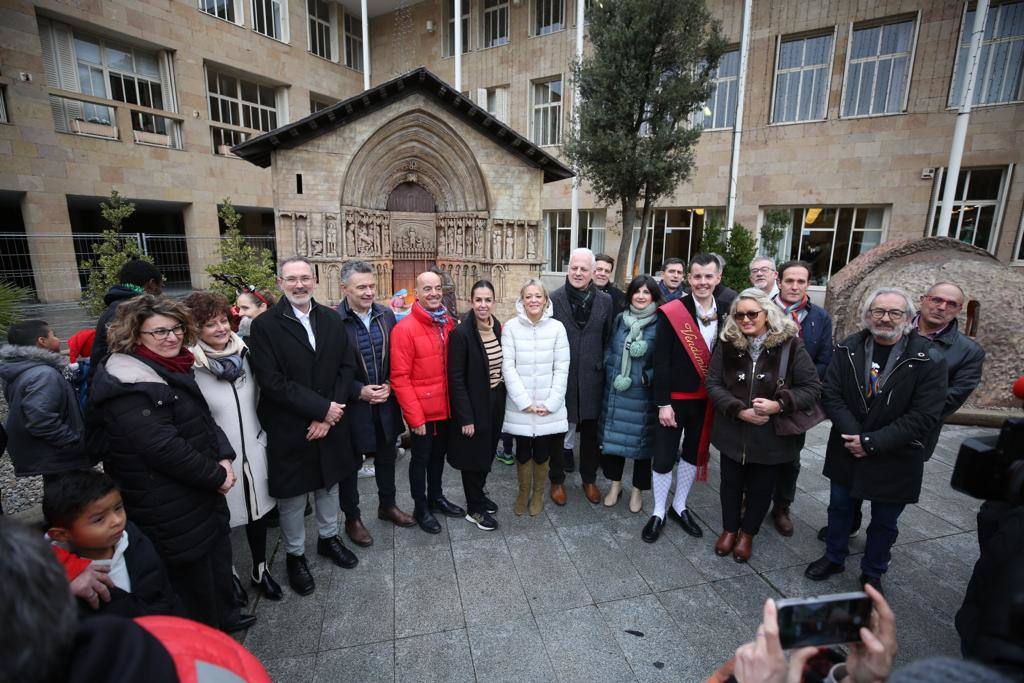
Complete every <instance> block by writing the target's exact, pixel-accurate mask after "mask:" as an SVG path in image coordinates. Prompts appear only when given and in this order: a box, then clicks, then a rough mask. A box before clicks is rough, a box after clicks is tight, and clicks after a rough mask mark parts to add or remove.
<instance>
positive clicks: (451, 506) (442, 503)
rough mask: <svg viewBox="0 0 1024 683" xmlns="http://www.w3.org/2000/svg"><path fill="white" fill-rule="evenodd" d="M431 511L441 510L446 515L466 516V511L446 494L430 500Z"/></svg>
mask: <svg viewBox="0 0 1024 683" xmlns="http://www.w3.org/2000/svg"><path fill="white" fill-rule="evenodd" d="M430 511H431V512H440V513H441V514H442V515H444V516H445V517H465V516H466V511H465V510H463V509H462V508H460V507H459V506H458V505H456V504H455V503H453V502H451V501H450V500H448V499H447V498H445V497H444V496H441V497H440V498H437V499H436V500H432V501H430Z"/></svg>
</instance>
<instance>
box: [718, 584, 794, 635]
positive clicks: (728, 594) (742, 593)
mask: <svg viewBox="0 0 1024 683" xmlns="http://www.w3.org/2000/svg"><path fill="white" fill-rule="evenodd" d="M711 587H712V588H714V589H715V592H716V593H718V594H719V595H720V596H722V600H724V601H725V602H726V603H728V605H729V606H730V607H731V608H732V610H733V611H734V612H735V613H736V614H737V615H739V618H740V619H741V620H742V621H743V623H745V624H746V625H747V627H748V632H749V633H754V632H755V631H756V630H757V626H758V624H760V623H761V617H762V614H763V610H764V601H765V600H767V599H768V598H779V597H782V596H781V595H780V593H779V591H778V590H776V589H775V588H774V587H773V586H771V585H770V584H769V583H768V582H767V581H765V579H764V578H762V577H761V576H760V575H758V574H751V575H749V576H737V577H735V578H732V579H723V580H722V581H715V582H714V583H712V584H711Z"/></svg>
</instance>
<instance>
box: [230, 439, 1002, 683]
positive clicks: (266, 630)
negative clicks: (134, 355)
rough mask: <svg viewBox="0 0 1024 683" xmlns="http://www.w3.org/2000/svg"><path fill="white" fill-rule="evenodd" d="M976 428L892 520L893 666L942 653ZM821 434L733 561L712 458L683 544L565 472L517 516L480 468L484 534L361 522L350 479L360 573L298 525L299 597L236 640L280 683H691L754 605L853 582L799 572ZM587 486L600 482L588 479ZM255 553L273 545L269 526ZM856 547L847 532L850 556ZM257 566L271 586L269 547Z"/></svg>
mask: <svg viewBox="0 0 1024 683" xmlns="http://www.w3.org/2000/svg"><path fill="white" fill-rule="evenodd" d="M992 431H993V430H985V429H978V428H971V427H957V426H947V427H945V428H944V430H943V436H942V439H941V440H940V442H939V445H938V448H937V449H936V451H935V455H934V457H933V458H932V459H931V460H930V461H929V462H928V464H927V465H926V468H925V480H924V489H923V492H922V496H921V501H920V503H919V504H917V505H912V506H909V507H908V508H907V510H906V511H905V512H904V513H903V516H902V517H901V519H900V537H899V540H898V542H897V547H896V548H895V549H894V551H893V562H892V567H891V568H890V571H889V573H888V574H887V576H886V577H885V589H886V595H887V597H888V599H889V601H890V603H891V604H892V606H893V609H894V610H895V612H896V619H897V635H898V639H899V654H898V655H897V659H896V664H897V665H899V664H901V663H905V662H909V661H911V660H914V659H918V658H921V657H927V656H932V655H939V654H949V655H956V654H957V653H958V652H959V639H958V638H957V635H956V632H955V630H954V628H953V615H954V614H955V613H956V610H957V609H958V608H959V606H960V603H961V600H962V597H963V593H964V589H965V587H966V585H967V581H968V579H969V578H970V575H971V571H972V568H973V565H974V562H975V560H976V559H977V552H978V551H977V542H976V539H975V513H976V512H977V509H978V506H979V504H980V503H979V502H978V501H975V500H973V499H971V498H968V497H966V496H963V495H961V494H959V493H956V492H954V491H952V490H951V489H950V487H949V477H950V473H951V470H952V466H953V463H954V462H955V460H956V453H957V449H958V447H959V444H960V442H961V441H962V440H963V439H964V438H966V437H968V436H974V435H978V434H983V433H992ZM827 435H828V424H827V423H826V424H824V425H819V426H818V427H817V428H815V429H814V430H813V431H812V432H811V433H810V434H809V435H808V439H807V448H806V449H805V450H804V452H803V470H802V472H801V474H800V481H799V487H800V491H799V492H798V495H797V500H796V502H795V504H794V507H793V512H794V517H795V518H794V523H795V525H796V533H795V535H794V536H793V537H792V538H789V539H784V538H782V537H780V536H779V535H778V534H777V533H776V532H775V530H774V529H773V528H772V527H771V523H770V521H768V522H766V524H765V526H764V527H763V528H762V530H761V533H760V534H758V536H757V537H756V540H755V543H754V555H753V557H752V558H751V560H750V563H749V564H746V565H743V564H737V563H736V562H734V561H733V560H732V558H731V557H725V558H720V557H717V556H716V555H715V554H714V551H713V550H712V545H713V543H714V539H715V537H716V536H717V534H718V532H719V530H720V528H721V527H720V523H721V512H720V507H719V499H718V468H717V454H713V455H712V468H711V474H710V477H709V481H708V483H706V484H696V485H695V486H694V488H693V491H692V492H691V494H690V501H689V503H690V509H691V510H692V511H693V512H694V513H695V514H696V516H697V517H699V519H700V520H701V522H702V523H703V525H704V538H701V539H694V538H691V537H690V536H687V535H686V534H685V533H683V531H682V530H681V529H679V528H678V527H677V526H675V525H674V523H672V522H671V521H670V522H669V523H668V524H667V525H666V527H665V533H664V535H663V536H662V538H661V540H659V541H658V543H655V544H653V545H648V544H646V543H644V542H643V541H641V540H640V530H641V528H642V527H643V525H644V523H645V522H646V521H647V517H648V515H649V514H650V510H651V506H652V502H651V497H650V495H649V494H648V496H647V497H646V498H645V501H644V502H645V507H644V511H642V512H640V513H639V514H635V515H634V514H631V513H630V512H629V510H628V508H627V505H626V499H627V498H628V490H627V492H626V494H625V495H624V497H623V499H622V500H621V501H620V502H619V504H618V505H617V506H616V507H614V508H605V507H603V506H594V505H591V504H590V503H588V502H586V500H585V499H584V498H583V495H582V491H581V490H580V486H579V475H578V474H573V475H570V476H569V478H568V482H571V484H572V485H571V486H569V487H568V490H569V502H568V504H567V505H566V506H565V507H557V506H555V505H554V504H553V503H551V502H550V500H547V502H546V503H545V508H544V512H543V513H542V514H541V515H540V516H538V517H529V516H528V515H526V516H523V517H516V516H515V515H514V514H513V513H512V511H511V505H512V500H513V498H514V491H515V468H514V467H510V466H505V465H502V464H500V463H497V462H495V464H494V468H493V470H492V474H491V476H490V480H489V482H488V489H489V491H490V494H491V497H492V498H493V499H494V500H495V501H496V502H497V503H498V505H499V506H501V510H500V511H499V513H498V515H497V518H498V520H499V522H500V524H501V526H500V528H499V529H498V530H497V531H491V532H487V531H480V530H478V529H477V528H476V526H474V525H471V524H469V523H468V522H466V521H464V520H462V519H444V518H441V522H442V526H443V527H444V528H443V530H442V532H441V533H440V534H438V535H436V536H431V535H429V534H426V533H424V532H422V531H420V530H419V529H418V528H415V527H414V528H411V529H398V528H395V527H393V526H392V525H391V524H390V523H384V522H380V521H378V520H377V519H376V509H377V495H376V487H375V484H374V481H373V480H372V479H361V480H360V482H359V488H360V492H361V494H362V501H361V508H362V511H363V521H364V523H365V524H366V526H367V527H368V528H369V529H370V531H371V533H372V534H373V536H374V539H375V542H374V544H373V546H372V547H370V548H367V549H363V548H358V547H355V546H354V545H353V544H351V543H347V544H348V545H349V547H352V548H353V549H354V550H355V552H356V554H357V555H358V556H359V565H358V566H357V567H356V568H355V569H350V570H346V569H340V568H336V567H334V566H333V565H332V564H330V563H329V562H328V561H326V560H325V559H324V558H321V557H319V556H318V555H317V554H316V548H315V541H316V532H315V530H314V527H313V526H312V524H313V522H312V519H313V518H312V517H309V518H307V523H308V527H307V551H306V557H307V558H308V559H309V562H310V567H311V569H312V571H313V574H314V576H315V577H316V581H317V588H316V592H315V593H313V594H312V595H310V596H308V597H300V596H298V595H296V594H295V593H293V592H292V591H291V590H290V589H289V588H287V587H286V588H285V598H284V600H282V601H281V602H278V603H274V602H270V601H266V600H261V601H259V602H257V603H256V605H255V612H256V613H257V614H258V615H259V622H258V623H257V624H256V626H254V627H253V628H252V629H250V630H249V631H248V633H246V634H245V635H244V639H243V642H244V643H245V645H246V647H248V648H249V649H250V650H251V651H252V652H253V653H255V654H256V655H257V656H258V657H259V658H260V659H261V660H262V661H263V662H264V664H265V665H266V667H267V669H268V670H269V671H270V673H271V675H272V676H273V678H274V680H275V681H282V682H285V681H310V680H315V681H325V682H326V681H359V682H361V683H369V682H371V681H403V682H404V681H459V682H462V681H486V682H492V681H516V682H525V681H562V682H565V681H602V682H603V681H683V682H690V681H703V680H704V679H705V678H706V677H707V676H708V675H709V674H710V673H711V672H712V671H713V670H714V669H715V668H716V667H717V666H718V665H719V664H721V663H722V662H723V661H725V660H726V659H728V658H729V657H730V656H731V655H732V653H733V652H734V650H735V649H736V647H738V646H739V645H740V644H742V643H743V642H745V641H746V640H748V639H750V638H751V637H752V636H753V634H754V631H755V629H756V627H757V625H758V623H759V621H760V610H761V605H762V603H763V601H764V599H765V598H767V597H803V596H809V595H815V594H823V593H831V592H838V591H845V590H851V589H854V588H855V587H856V580H857V576H858V574H859V564H858V562H859V557H860V556H859V555H857V554H854V555H852V556H851V557H850V560H849V561H848V563H847V571H846V573H845V574H841V575H838V576H836V577H832V579H831V580H829V581H826V582H823V583H814V582H812V581H809V580H808V579H806V578H804V575H803V571H804V567H806V565H807V564H808V563H809V562H810V561H811V560H814V559H816V558H818V557H819V556H820V555H821V554H822V552H823V549H824V545H823V544H822V543H820V542H819V541H818V540H817V539H816V537H815V535H816V532H817V529H818V528H819V527H820V526H822V525H823V524H824V523H825V521H826V507H827V504H828V490H829V483H828V480H827V479H825V478H824V477H822V476H821V468H822V465H823V463H824V448H825V446H824V444H825V440H826V438H827ZM407 465H408V458H403V459H402V460H401V461H400V462H399V476H398V482H399V484H398V486H399V496H398V500H399V504H400V505H402V506H403V507H404V508H405V509H407V510H409V511H411V501H410V499H409V496H408V480H407V477H406V475H405V473H406V469H407ZM628 471H629V468H628V467H627V476H626V480H627V481H628V477H629V475H628ZM598 484H599V485H600V486H601V487H602V490H604V489H606V487H607V482H605V481H604V480H603V479H600V478H599V481H598ZM445 492H446V494H447V495H448V497H449V498H450V499H452V500H453V501H454V502H456V503H459V504H462V503H463V501H464V498H463V495H462V486H461V481H460V479H459V477H458V473H457V472H455V471H453V470H451V469H450V468H447V467H446V469H445ZM865 516H867V515H865ZM866 521H867V520H865V522H866ZM234 547H235V557H236V565H237V566H238V570H239V573H240V574H241V575H242V576H245V575H246V574H247V573H248V571H249V553H248V549H247V548H246V546H245V540H244V536H243V534H241V533H240V532H236V533H235V534H234ZM271 547H275V548H276V547H277V530H276V529H275V530H274V531H273V537H272V538H271ZM863 547H864V533H863V531H862V532H861V533H860V534H859V535H858V536H857V537H856V538H855V539H854V540H853V541H852V543H851V548H852V550H853V552H854V553H858V552H860V551H861V550H863ZM273 573H274V576H275V577H276V578H277V579H278V580H279V581H280V582H281V583H282V585H284V584H286V574H285V569H284V557H283V551H281V550H280V548H277V550H276V552H275V556H274V560H273ZM250 595H253V591H250ZM251 605H252V603H250V606H251Z"/></svg>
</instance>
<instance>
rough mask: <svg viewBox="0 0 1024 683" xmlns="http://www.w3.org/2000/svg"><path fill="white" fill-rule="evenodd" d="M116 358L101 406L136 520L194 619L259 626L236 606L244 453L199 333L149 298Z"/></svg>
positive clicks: (122, 333)
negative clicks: (225, 424)
mask: <svg viewBox="0 0 1024 683" xmlns="http://www.w3.org/2000/svg"><path fill="white" fill-rule="evenodd" d="M107 341H108V345H109V349H110V352H111V355H110V356H109V358H108V359H107V362H106V363H105V365H104V366H101V368H100V370H99V372H98V373H97V375H96V379H95V381H94V383H93V389H92V405H93V406H94V409H95V412H96V415H95V416H94V418H99V419H101V420H102V426H103V430H104V432H105V436H106V439H107V455H106V457H105V458H104V461H103V465H104V469H105V470H106V471H107V472H108V473H110V474H111V475H112V476H114V478H115V479H117V480H118V481H119V483H120V485H121V495H122V496H123V497H124V502H125V507H126V508H127V511H128V518H129V519H131V520H132V521H133V522H134V523H135V524H136V525H138V527H139V528H140V529H142V531H143V532H144V533H145V534H146V535H147V536H149V538H150V539H151V540H152V541H153V543H154V545H155V546H156V548H157V552H159V554H160V556H161V557H162V558H163V560H164V562H165V563H166V564H167V571H168V574H169V575H170V579H171V584H172V585H173V586H174V590H175V592H177V593H178V595H179V596H180V597H181V599H182V602H184V604H185V609H186V610H187V612H188V613H189V616H191V617H192V618H193V619H196V620H197V621H202V622H204V623H206V624H209V625H211V626H214V627H217V628H221V629H223V630H226V631H233V630H239V629H242V628H247V627H248V626H251V625H252V623H253V622H255V621H256V617H255V616H252V615H239V613H238V608H237V607H236V606H235V605H234V603H233V600H232V585H231V543H230V540H229V537H228V518H229V515H228V507H227V503H226V501H225V499H224V495H225V494H226V493H227V491H228V489H230V488H231V486H232V485H234V483H235V476H234V472H233V470H232V468H231V461H232V460H233V459H234V457H235V454H234V452H233V451H232V449H231V445H230V444H229V443H228V440H227V438H226V437H225V436H224V433H223V432H222V431H221V430H220V428H219V427H218V426H217V425H216V423H214V421H213V417H212V416H211V415H210V409H209V406H208V405H207V404H206V400H205V399H204V398H203V394H202V392H201V391H200V390H199V386H198V385H197V384H196V380H195V377H194V375H193V374H192V365H193V363H194V358H193V357H192V354H191V353H190V352H189V351H188V349H187V348H186V345H188V344H191V343H194V341H195V328H194V324H193V321H192V316H191V314H190V313H189V311H188V309H187V308H186V307H185V306H183V305H182V304H180V303H177V302H175V301H172V300H171V299H166V298H162V297H155V296H152V295H148V294H144V295H141V296H138V297H135V298H134V299H130V300H129V301H126V302H124V303H123V304H121V306H120V307H119V308H118V309H117V318H116V320H115V321H114V323H113V324H112V325H111V326H110V328H109V330H108V333H107Z"/></svg>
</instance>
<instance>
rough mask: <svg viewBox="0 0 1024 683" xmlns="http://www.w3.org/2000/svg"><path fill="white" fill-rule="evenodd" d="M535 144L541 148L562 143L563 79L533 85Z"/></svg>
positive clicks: (532, 131)
mask: <svg viewBox="0 0 1024 683" xmlns="http://www.w3.org/2000/svg"><path fill="white" fill-rule="evenodd" d="M531 85H532V87H531V90H532V101H531V107H532V109H533V116H532V117H531V124H530V125H531V131H530V132H531V133H532V135H533V142H534V144H536V145H539V146H541V147H543V146H545V145H557V144H560V143H561V142H562V79H561V78H555V79H551V80H547V81H540V82H534V83H532V84H531Z"/></svg>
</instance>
